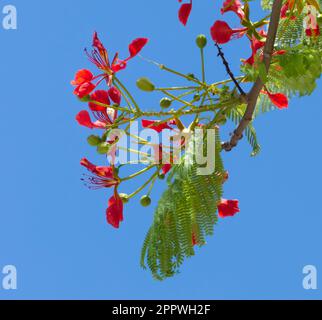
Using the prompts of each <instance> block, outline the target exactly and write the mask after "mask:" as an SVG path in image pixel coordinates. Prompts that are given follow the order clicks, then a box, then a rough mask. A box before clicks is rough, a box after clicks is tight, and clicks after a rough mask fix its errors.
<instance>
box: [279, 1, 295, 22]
mask: <svg viewBox="0 0 322 320" xmlns="http://www.w3.org/2000/svg"><path fill="white" fill-rule="evenodd" d="M289 10H290V2H289V1H287V2H285V3H284V5H283V6H282V9H281V19H286V18H287V17H288V15H287V13H288V11H289ZM290 19H291V20H296V16H294V15H293V16H291V17H290Z"/></svg>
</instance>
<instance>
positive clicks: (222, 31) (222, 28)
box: [210, 20, 247, 44]
mask: <svg viewBox="0 0 322 320" xmlns="http://www.w3.org/2000/svg"><path fill="white" fill-rule="evenodd" d="M246 30H247V28H240V29H231V28H230V26H229V25H228V24H227V23H226V22H225V21H221V20H217V21H216V22H215V23H214V25H213V26H212V27H211V29H210V32H211V37H212V39H213V40H214V41H215V42H217V43H218V44H224V43H227V42H229V41H230V40H231V38H232V37H233V36H234V37H237V38H240V37H242V36H243V35H244V33H245V31H246Z"/></svg>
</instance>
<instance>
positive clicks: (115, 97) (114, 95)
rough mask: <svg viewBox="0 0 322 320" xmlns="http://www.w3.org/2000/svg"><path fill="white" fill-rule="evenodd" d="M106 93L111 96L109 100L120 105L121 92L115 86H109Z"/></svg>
mask: <svg viewBox="0 0 322 320" xmlns="http://www.w3.org/2000/svg"><path fill="white" fill-rule="evenodd" d="M108 95H109V97H110V98H111V100H112V101H113V102H114V103H116V104H118V105H120V104H121V97H122V96H121V92H120V91H119V90H118V89H116V88H115V87H111V88H110V89H109V90H108Z"/></svg>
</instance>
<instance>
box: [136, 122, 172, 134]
mask: <svg viewBox="0 0 322 320" xmlns="http://www.w3.org/2000/svg"><path fill="white" fill-rule="evenodd" d="M169 124H170V123H169V122H161V121H160V120H142V127H143V128H148V129H152V130H155V131H156V132H158V133H160V132H161V131H162V130H164V129H169V130H172V129H173V128H171V127H170V126H169Z"/></svg>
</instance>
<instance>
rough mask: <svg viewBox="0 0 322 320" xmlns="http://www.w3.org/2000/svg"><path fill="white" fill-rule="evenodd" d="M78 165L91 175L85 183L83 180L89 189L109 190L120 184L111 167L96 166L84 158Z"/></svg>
mask: <svg viewBox="0 0 322 320" xmlns="http://www.w3.org/2000/svg"><path fill="white" fill-rule="evenodd" d="M80 164H81V165H82V166H84V167H85V168H86V169H87V170H88V171H90V172H91V173H92V174H93V176H89V177H88V178H87V179H86V181H85V180H84V179H83V180H84V181H85V182H86V185H87V186H88V187H89V188H90V189H100V188H110V187H113V186H117V185H118V184H119V183H120V181H119V179H118V178H117V177H115V176H114V170H113V168H112V167H107V166H96V165H94V164H92V163H91V162H89V161H88V160H87V159H86V158H83V159H82V160H81V162H80Z"/></svg>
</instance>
